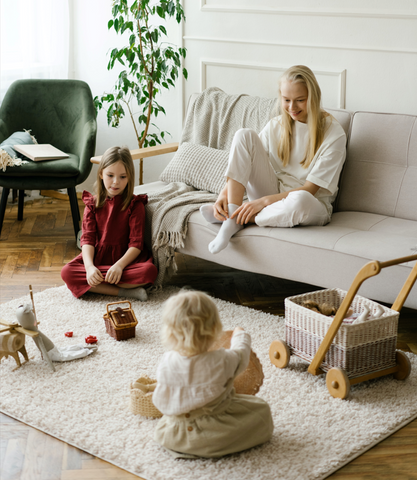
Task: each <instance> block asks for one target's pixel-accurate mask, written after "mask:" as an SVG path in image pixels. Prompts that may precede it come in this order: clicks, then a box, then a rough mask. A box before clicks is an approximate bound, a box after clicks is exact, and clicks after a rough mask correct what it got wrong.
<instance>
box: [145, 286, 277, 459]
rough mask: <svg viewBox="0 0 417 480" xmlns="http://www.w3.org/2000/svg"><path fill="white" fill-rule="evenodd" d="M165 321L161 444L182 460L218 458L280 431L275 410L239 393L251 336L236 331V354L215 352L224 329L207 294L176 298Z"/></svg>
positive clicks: (158, 397) (158, 399)
mask: <svg viewBox="0 0 417 480" xmlns="http://www.w3.org/2000/svg"><path fill="white" fill-rule="evenodd" d="M162 322H163V327H162V342H163V344H164V346H165V347H166V348H167V349H168V351H167V352H166V353H165V354H164V356H163V357H162V359H161V362H160V364H159V366H158V370H157V375H156V377H157V387H156V389H155V391H154V394H153V397H152V400H153V403H154V404H155V406H156V407H157V408H158V409H159V410H160V411H161V412H162V413H163V414H164V416H163V417H162V418H161V420H159V422H158V425H157V426H156V429H155V440H156V441H157V442H158V443H159V444H160V445H162V446H163V447H165V448H166V449H167V450H168V451H169V452H170V453H171V454H172V455H173V456H174V457H182V458H194V457H206V458H216V457H221V456H223V455H227V454H229V453H235V452H240V451H241V450H245V449H247V448H251V447H254V446H255V445H259V444H261V443H264V442H266V441H268V440H269V439H270V438H271V436H272V431H273V428H274V427H273V422H272V417H271V411H270V409H269V405H268V404H267V403H266V402H265V401H264V400H262V399H261V398H257V397H255V396H253V395H242V394H236V393H235V390H234V388H233V382H234V379H235V378H236V377H237V376H238V375H239V374H240V373H242V372H243V371H244V370H245V369H246V367H247V366H248V363H249V356H250V349H251V338H250V336H249V334H248V333H246V332H245V331H244V330H243V329H242V328H240V327H236V328H235V330H234V332H233V337H232V340H231V346H230V349H224V348H222V349H220V350H214V351H210V352H209V351H208V350H209V348H210V347H211V345H212V344H213V342H214V341H215V340H216V338H217V337H218V335H219V334H220V332H221V331H222V324H221V322H220V318H219V312H218V310H217V307H216V305H215V303H214V302H213V301H212V300H211V299H210V297H208V296H207V295H206V294H204V293H202V292H193V291H182V292H180V293H179V294H177V295H175V296H173V297H171V298H170V299H169V300H168V301H167V302H166V304H165V306H164V310H163V314H162Z"/></svg>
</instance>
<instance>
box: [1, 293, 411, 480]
mask: <svg viewBox="0 0 417 480" xmlns="http://www.w3.org/2000/svg"><path fill="white" fill-rule="evenodd" d="M176 291H177V289H176V288H174V287H171V288H167V289H166V290H163V291H162V292H160V293H158V294H154V295H152V296H151V297H150V300H149V301H148V302H147V303H144V304H142V303H140V302H134V303H133V307H134V310H135V313H136V316H137V318H138V321H139V324H138V326H137V327H136V338H135V339H130V340H128V341H123V342H117V341H115V340H114V339H113V338H111V337H110V336H108V335H107V334H106V331H105V326H104V321H103V314H104V313H105V311H106V303H107V302H108V301H111V300H112V299H111V298H109V297H103V296H94V295H93V294H90V295H86V297H85V299H80V300H76V299H75V298H74V297H73V296H72V295H71V293H70V292H69V291H68V290H67V289H66V287H65V286H64V287H58V288H53V289H50V290H46V291H44V292H41V293H38V294H36V295H35V307H36V313H37V317H38V320H39V321H40V322H41V323H40V326H39V328H40V329H41V331H43V332H44V333H45V334H46V335H47V336H48V337H50V338H51V340H53V341H54V342H55V344H56V345H57V346H58V347H59V346H65V345H70V344H76V343H82V342H84V337H86V336H87V335H89V334H92V335H97V337H98V351H97V352H96V353H94V354H92V355H90V356H89V357H87V358H85V359H81V360H75V361H72V362H68V363H55V365H56V372H55V373H53V372H52V370H50V368H49V366H48V365H47V363H46V362H44V361H42V360H41V357H40V353H39V351H38V350H37V349H36V347H35V344H34V342H33V341H32V340H31V339H27V340H26V347H27V349H28V353H29V357H33V356H34V357H35V358H34V359H33V360H31V361H30V362H29V363H27V364H25V365H24V366H23V367H22V368H20V369H17V370H15V371H13V369H14V367H15V362H14V360H13V359H12V358H11V357H9V358H8V359H7V360H4V359H3V360H2V362H1V365H0V372H1V401H0V402H1V403H0V408H1V410H2V411H3V412H4V413H6V414H9V415H11V416H13V417H15V418H17V419H19V420H21V421H23V422H25V423H28V424H29V425H32V426H34V427H36V428H38V429H40V430H42V431H44V432H46V433H49V434H51V435H53V436H55V437H57V438H59V439H62V440H64V441H66V442H67V443H70V444H72V445H74V446H77V447H79V448H81V449H83V450H86V451H87V452H89V453H91V454H93V455H95V456H97V457H100V458H102V459H104V460H107V461H109V462H111V463H113V464H115V465H117V466H119V467H122V468H124V469H126V470H128V471H130V472H132V473H135V474H137V475H140V476H142V477H144V478H146V479H149V480H150V479H152V480H169V479H175V480H180V479H190V480H191V479H194V478H199V479H200V480H212V479H213V478H219V479H226V478H227V479H239V480H243V479H251V480H254V479H262V480H268V479H271V480H272V479H276V478H277V476H278V475H279V478H280V479H283V480H290V479H300V478H302V479H304V480H307V479H321V478H325V477H326V476H328V475H330V474H331V473H332V472H334V471H335V470H337V469H338V468H340V467H341V466H343V465H344V464H346V463H347V462H348V461H350V460H352V459H353V458H355V457H356V456H358V455H359V454H361V453H363V452H364V451H366V450H367V449H369V448H370V447H371V446H373V445H375V444H376V443H378V442H380V441H381V440H382V439H384V438H385V437H387V436H388V435H389V434H391V433H393V432H395V431H396V430H398V429H399V428H400V427H401V426H403V425H405V424H406V423H408V422H409V421H411V420H412V419H413V418H416V417H417V356H416V355H413V354H407V355H408V357H409V358H410V361H411V363H412V373H411V376H410V377H409V378H408V379H407V381H405V382H401V381H396V380H394V379H393V377H392V376H387V377H384V378H382V379H379V380H374V381H371V382H366V383H362V384H359V385H355V386H353V387H352V389H351V394H350V397H349V399H348V400H339V399H334V398H332V397H331V396H330V395H329V393H328V391H327V388H326V385H325V378H324V376H320V377H314V376H312V375H310V374H309V373H308V372H307V367H308V365H307V364H306V363H304V362H302V361H301V360H298V359H297V358H296V357H292V358H291V362H290V364H289V367H288V368H286V369H283V370H280V369H277V368H275V367H274V366H272V365H271V363H270V361H269V357H268V350H269V346H270V343H271V342H272V341H273V340H274V339H279V338H284V324H283V320H282V319H279V318H278V317H275V316H273V315H269V314H266V313H262V312H258V311H255V310H252V309H249V308H246V307H241V306H236V305H233V304H231V303H227V302H224V301H221V300H216V303H217V305H218V307H219V310H220V316H221V319H222V322H223V325H224V327H225V329H233V328H234V327H235V326H237V325H240V326H242V327H243V328H245V329H246V330H247V331H248V332H249V333H250V334H251V335H252V339H253V349H254V351H255V352H256V353H257V355H258V357H259V359H260V360H261V362H262V365H263V368H264V374H265V379H264V384H263V386H262V387H261V390H260V392H259V393H258V395H259V396H260V397H262V398H264V399H265V400H266V401H267V402H269V404H270V405H271V410H272V414H273V418H274V425H275V431H274V436H273V439H272V441H271V442H269V443H267V444H265V445H262V446H260V447H257V448H255V449H252V450H249V451H246V452H243V453H241V454H236V455H231V456H228V457H225V458H222V459H219V460H204V459H201V460H184V459H182V460H173V459H172V458H171V456H170V455H169V454H167V453H166V452H165V451H164V450H163V449H162V448H161V447H160V446H159V445H158V444H156V443H155V442H154V441H153V430H154V427H155V424H156V422H157V421H158V420H151V419H146V418H143V417H139V416H135V415H133V414H132V413H131V412H130V410H129V408H128V402H129V385H130V383H131V382H133V381H135V380H136V379H137V378H139V377H140V376H142V375H144V374H146V375H148V376H150V377H151V378H155V372H156V368H157V365H158V361H159V358H160V357H161V355H162V353H163V349H162V347H161V345H160V342H159V328H160V310H161V305H162V302H163V301H164V300H166V299H167V298H168V297H169V296H170V295H172V294H173V293H174V292H176ZM22 303H29V296H27V297H24V298H22V299H17V300H13V301H11V302H9V303H7V304H3V305H0V318H2V319H5V320H8V321H11V320H14V319H15V315H14V312H15V309H16V307H18V306H19V305H20V304H22ZM68 330H71V331H73V332H74V337H73V338H67V337H65V336H64V332H66V331H68Z"/></svg>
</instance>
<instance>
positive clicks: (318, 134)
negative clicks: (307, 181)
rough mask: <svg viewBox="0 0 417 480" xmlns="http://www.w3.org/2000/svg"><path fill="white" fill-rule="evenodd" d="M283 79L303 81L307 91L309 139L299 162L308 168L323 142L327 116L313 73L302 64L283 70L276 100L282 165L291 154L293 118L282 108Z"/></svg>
mask: <svg viewBox="0 0 417 480" xmlns="http://www.w3.org/2000/svg"><path fill="white" fill-rule="evenodd" d="M283 81H287V82H293V83H303V84H304V85H305V86H306V88H307V92H308V97H307V126H308V131H309V141H308V144H307V148H306V153H305V157H304V158H303V160H302V161H301V162H300V163H301V165H302V166H303V167H304V168H308V167H309V165H310V163H311V161H312V160H313V158H314V155H315V154H316V152H317V150H318V149H319V147H320V145H321V144H322V143H323V139H324V134H325V132H326V117H328V116H329V114H328V113H327V112H325V111H324V110H323V109H322V108H321V90H320V87H319V84H318V82H317V79H316V77H315V76H314V73H313V72H312V71H311V70H310V69H309V68H308V67H306V66H304V65H294V66H293V67H290V68H289V69H288V70H287V71H285V72H284V74H283V75H282V77H281V79H280V81H279V89H278V102H279V105H280V107H281V134H280V138H279V142H278V157H279V158H280V159H281V160H282V163H283V165H284V167H285V166H286V165H288V162H289V161H290V155H291V143H292V142H291V141H292V128H293V125H294V120H293V119H292V118H291V116H290V115H289V113H288V112H287V111H286V110H284V109H283V108H282V96H281V85H282V82H283Z"/></svg>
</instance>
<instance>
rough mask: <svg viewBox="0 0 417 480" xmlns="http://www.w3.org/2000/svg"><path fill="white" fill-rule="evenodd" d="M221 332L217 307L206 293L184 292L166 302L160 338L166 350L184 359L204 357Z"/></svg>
mask: <svg viewBox="0 0 417 480" xmlns="http://www.w3.org/2000/svg"><path fill="white" fill-rule="evenodd" d="M221 331H222V324H221V321H220V317H219V312H218V310H217V307H216V304H215V303H214V302H213V300H212V299H211V298H210V297H209V296H208V295H206V294H205V293H203V292H197V291H190V290H189V291H184V290H183V291H180V292H179V293H178V294H176V295H174V296H172V297H170V298H169V299H168V300H167V301H166V302H165V305H164V309H163V312H162V331H161V338H162V343H163V345H164V346H165V347H166V348H167V349H169V350H176V351H177V352H179V353H181V355H185V356H191V355H197V354H200V353H204V352H207V350H208V349H209V348H210V347H211V345H212V344H213V342H214V341H215V340H216V339H217V338H218V336H219V334H220V332H221Z"/></svg>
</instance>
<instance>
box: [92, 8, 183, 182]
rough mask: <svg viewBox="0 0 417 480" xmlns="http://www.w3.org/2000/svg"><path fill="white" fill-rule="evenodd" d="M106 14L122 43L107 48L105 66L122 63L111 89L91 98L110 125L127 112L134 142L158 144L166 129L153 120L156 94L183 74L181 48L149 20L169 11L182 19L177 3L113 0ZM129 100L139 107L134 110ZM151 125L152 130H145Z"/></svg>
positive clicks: (156, 111)
mask: <svg viewBox="0 0 417 480" xmlns="http://www.w3.org/2000/svg"><path fill="white" fill-rule="evenodd" d="M112 17H113V18H112V19H110V20H109V22H108V28H109V29H112V28H113V29H114V30H115V31H116V33H117V34H120V35H125V36H126V39H127V44H126V46H124V47H123V48H120V49H119V48H114V49H113V50H112V51H111V52H110V60H109V63H108V65H107V69H108V70H111V69H113V68H114V66H115V65H117V64H119V63H120V64H121V65H123V66H124V67H125V68H124V69H123V70H122V71H121V72H120V73H119V76H118V78H117V80H116V83H115V85H114V87H113V89H112V90H111V91H110V92H106V93H104V94H103V95H101V96H100V97H98V96H97V97H95V98H94V104H95V106H96V109H97V110H100V109H101V108H103V104H107V106H108V108H107V123H108V124H109V125H111V126H113V127H117V126H118V125H119V121H120V119H121V118H122V117H124V115H125V114H126V113H128V114H129V115H130V118H131V120H132V123H133V127H134V130H135V134H136V138H137V142H138V147H139V148H142V147H148V146H154V145H156V144H157V143H158V144H160V143H161V140H163V139H164V138H165V135H166V134H167V133H168V132H165V131H161V130H159V128H158V127H157V126H156V125H155V123H153V119H154V118H155V117H157V116H158V114H160V113H163V114H165V110H164V108H163V107H162V105H160V103H158V102H157V100H156V99H157V96H158V94H159V93H160V92H161V90H163V89H169V88H170V87H174V86H175V82H176V80H177V79H178V77H179V76H180V75H181V74H182V75H183V76H184V77H185V79H187V76H188V74H187V70H186V69H185V68H183V67H182V60H183V59H184V58H185V55H186V49H185V48H181V47H176V46H175V45H172V44H171V43H168V42H166V40H167V38H166V37H167V31H166V28H165V26H164V25H159V24H157V23H159V22H157V21H155V20H157V19H158V17H159V18H160V19H163V20H166V19H169V18H171V17H173V18H175V19H176V21H177V22H178V23H180V22H181V21H182V20H185V15H184V11H183V8H182V6H181V3H180V1H179V0H159V1H150V0H135V1H132V0H114V1H113V7H112ZM135 104H136V105H137V106H138V107H139V113H137V112H135V111H134V108H136V107H134V105H135ZM151 125H153V126H154V127H156V130H157V133H155V131H153V132H152V133H151V131H150V126H151ZM142 183H143V159H140V169H139V184H140V185H142Z"/></svg>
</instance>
